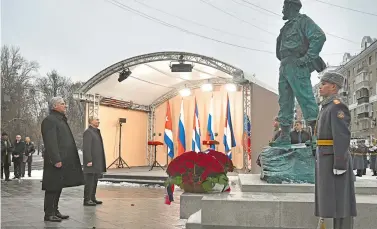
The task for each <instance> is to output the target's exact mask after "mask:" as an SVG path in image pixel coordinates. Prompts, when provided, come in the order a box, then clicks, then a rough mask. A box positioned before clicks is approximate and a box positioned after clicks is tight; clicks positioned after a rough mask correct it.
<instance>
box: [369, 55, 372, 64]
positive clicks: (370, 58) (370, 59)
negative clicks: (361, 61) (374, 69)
mask: <svg viewBox="0 0 377 229" xmlns="http://www.w3.org/2000/svg"><path fill="white" fill-rule="evenodd" d="M369 65H372V56H370V57H369Z"/></svg>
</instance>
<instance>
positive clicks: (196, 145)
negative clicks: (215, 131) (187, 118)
mask: <svg viewBox="0 0 377 229" xmlns="http://www.w3.org/2000/svg"><path fill="white" fill-rule="evenodd" d="M200 136H201V134H200V122H199V112H198V104H197V103H196V98H195V110H194V123H193V129H192V151H194V152H200V151H201V149H200Z"/></svg>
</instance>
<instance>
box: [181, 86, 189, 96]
mask: <svg viewBox="0 0 377 229" xmlns="http://www.w3.org/2000/svg"><path fill="white" fill-rule="evenodd" d="M179 94H181V96H182V97H187V96H189V95H191V90H190V88H183V89H182V90H180V91H179Z"/></svg>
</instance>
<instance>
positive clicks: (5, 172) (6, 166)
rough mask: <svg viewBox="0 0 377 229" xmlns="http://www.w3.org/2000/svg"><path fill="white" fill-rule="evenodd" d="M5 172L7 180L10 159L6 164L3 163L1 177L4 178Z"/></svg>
mask: <svg viewBox="0 0 377 229" xmlns="http://www.w3.org/2000/svg"><path fill="white" fill-rule="evenodd" d="M3 173H4V174H5V180H9V173H10V172H9V163H8V161H6V162H4V165H3V164H2V165H1V179H3Z"/></svg>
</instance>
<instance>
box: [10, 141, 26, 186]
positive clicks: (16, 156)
mask: <svg viewBox="0 0 377 229" xmlns="http://www.w3.org/2000/svg"><path fill="white" fill-rule="evenodd" d="M13 145H14V149H13V153H12V162H13V167H14V178H13V179H20V178H21V173H22V162H23V157H24V153H25V142H24V141H22V140H21V135H17V136H16V141H14V144H13Z"/></svg>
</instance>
